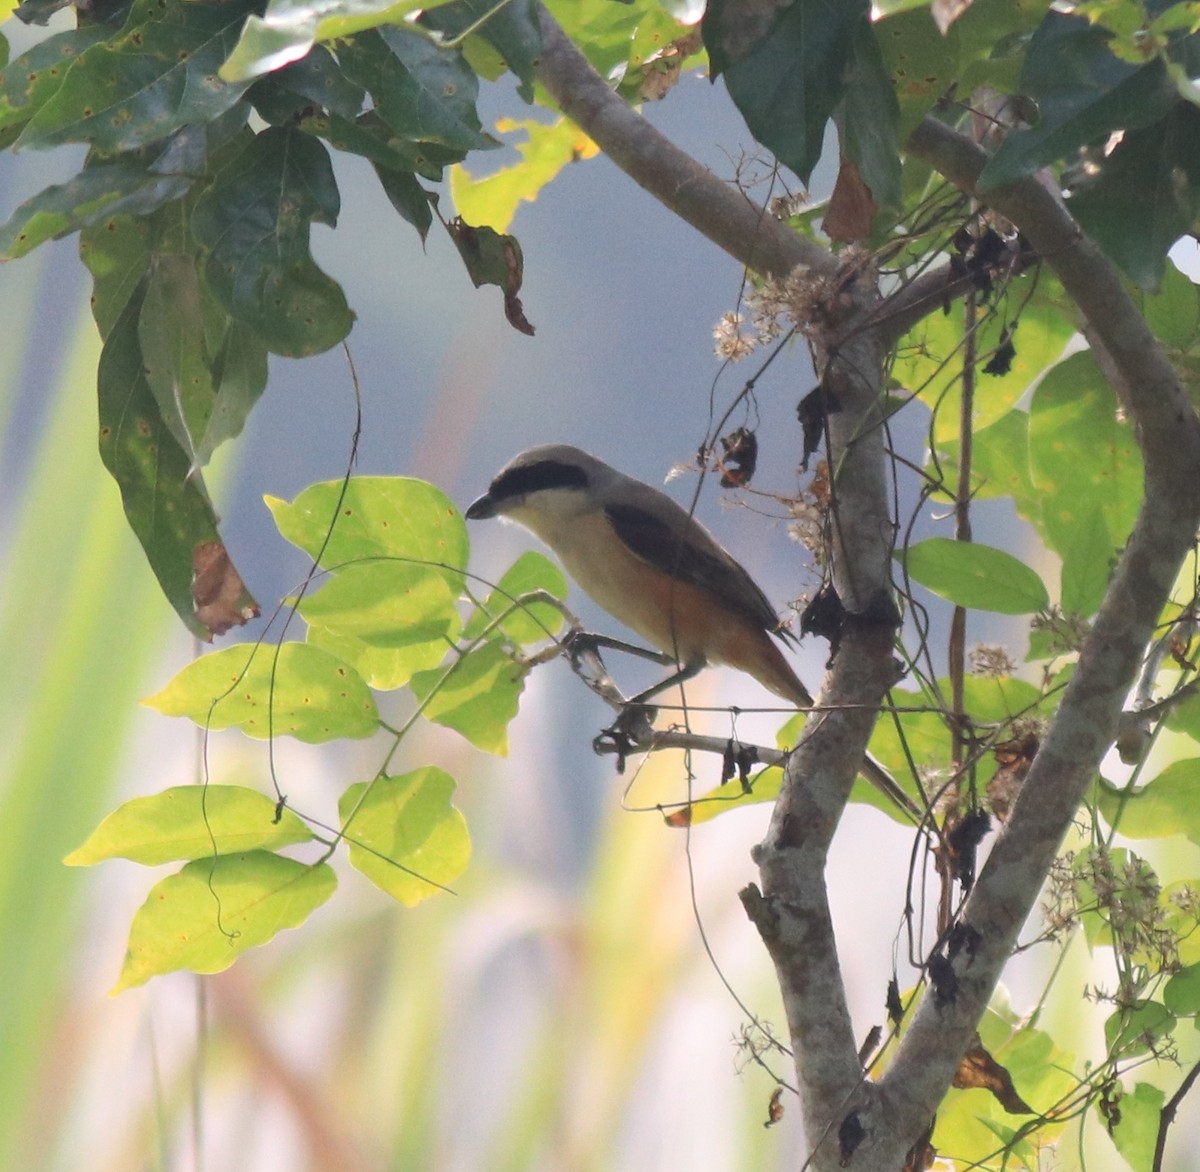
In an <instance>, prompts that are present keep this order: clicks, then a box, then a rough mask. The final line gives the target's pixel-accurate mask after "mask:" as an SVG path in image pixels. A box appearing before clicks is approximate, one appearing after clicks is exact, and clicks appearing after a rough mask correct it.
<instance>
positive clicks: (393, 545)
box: [266, 476, 468, 583]
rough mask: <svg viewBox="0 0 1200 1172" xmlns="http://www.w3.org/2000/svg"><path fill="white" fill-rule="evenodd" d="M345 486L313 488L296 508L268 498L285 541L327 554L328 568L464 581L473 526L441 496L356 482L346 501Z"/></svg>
mask: <svg viewBox="0 0 1200 1172" xmlns="http://www.w3.org/2000/svg"><path fill="white" fill-rule="evenodd" d="M342 485H343V482H342V481H340V480H327V481H324V482H322V483H320V484H313V485H310V486H309V487H308V488H306V489H305V490H304V491H303V492H301V493H300V494H299V495H298V496H297V497H296V499H295V500H294V501H292V502H291V503H288V502H287V501H282V500H279V499H278V498H276V497H267V498H266V503H267V508H269V509H270V510H271V515H272V516H273V517H274V518H275V524H276V525H277V526H278V527H279V532H280V534H281V535H282V536H283V537H285V538H286V539H287V540H288V541H290V542H291V543H292V544H293V545H297V546H299V547H300V548H301V549H302V550H304V552H305V553H307V554H308V555H309V556H310V557H316V556H317V554H318V553H321V551H322V549H323V550H324V552H323V553H322V556H321V564H322V565H323V566H325V567H327V568H333V567H338V566H341V565H343V564H345V563H349V562H356V561H362V560H365V559H376V560H389V559H390V560H393V561H399V562H412V563H414V564H417V565H423V566H428V567H430V568H432V569H438V570H443V571H447V572H450V573H452V574H457V572H458V571H460V570H461V569H462V568H463V567H464V566H465V565H466V563H467V548H468V546H467V526H466V522H465V521H464V520H463V519H462V515H461V514H460V513H459V511H458V510H457V509H456V508H455V507H454V502H453V501H452V500H451V499H450V498H449V497H448V496H446V494H445V493H444V492H442V491H441V489H439V488H435V487H434V486H433V485H432V484H429V483H428V482H426V481H424V480H415V479H413V478H411V477H407V476H354V477H351V478H350V480H349V481H347V482H346V483H345V494H344V495H343V492H342ZM335 509H336V510H337V516H336V520H337V524H336V525H334V526H333V532H332V534H330V532H329V529H330V525H331V524H333V521H334V510H335ZM327 537H328V539H329V540H328V544H326V538H327ZM453 580H454V581H455V582H456V583H458V582H459V581H460V579H459V578H458V577H457V576H456V577H454V579H453Z"/></svg>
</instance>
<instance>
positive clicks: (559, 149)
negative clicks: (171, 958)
mask: <svg viewBox="0 0 1200 1172" xmlns="http://www.w3.org/2000/svg"><path fill="white" fill-rule="evenodd" d="M496 129H497V130H498V131H499V132H500V133H501V134H513V133H516V132H518V131H523V132H524V133H525V134H526V136H527V138H526V141H524V142H519V143H516V144H515V145H516V148H517V150H518V151H520V153H521V161H520V162H519V163H514V164H513V165H512V166H511V167H505V168H504V169H503V170H500V171H496V172H494V173H493V174H491V175H487V176H484V177H483V178H482V179H476V178H475V177H474V176H472V175H471V173H470V172H469V171H468V170H467V169H466V167H464V166H463V165H462V164H461V163H457V164H455V165H454V166H453V167H452V168H451V170H450V194H451V195H452V196H453V198H454V207H455V210H456V211H457V212H458V214H459V215H460V216H461V217H462V218H463V219H464V220H466V221H467V223H469V224H474V225H476V226H479V225H482V224H486V225H487V226H488V227H489V228H494V229H495V230H496V231H497V232H507V231H508V227H509V225H510V224H511V223H512V221H513V217H514V216H515V215H516V214H517V208H518V207H519V206H520V203H521V201H522V200H525V201H527V202H528V203H533V201H534V200H536V199H537V197H538V195H539V194H540V192H541V190H542V188H543V187H545V186H546V184H547V183H549V182H550V181H551V180H552V179H553V178H554V177H555V176H556V175H557V174H558V173H559V171H561V170H562V169H563V168H564V167H565V166H566V165H567V164H568V163H577V162H579V161H580V160H581V159H590V158H593V157H594V156H595V155H596V154H597V152H598V150H599V148H598V147H597V146H596V144H595V143H594V142H592V140H591V139H590V138H588V136H587V135H586V134H584V133H583V131H582V130H580V129H579V127H578V126H576V125H575V124H574V123H573V122H569V121H568V120H567V119H566V118H560V119H559V120H558V121H557V122H554V123H552V124H550V125H547V124H546V123H544V122H535V121H534V120H532V119H516V118H502V119H500V121H498V122H497V123H496Z"/></svg>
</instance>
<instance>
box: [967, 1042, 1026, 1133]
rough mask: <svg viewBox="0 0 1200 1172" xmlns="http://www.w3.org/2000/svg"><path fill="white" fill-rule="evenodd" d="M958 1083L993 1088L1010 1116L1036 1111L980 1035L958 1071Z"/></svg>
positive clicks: (970, 1086)
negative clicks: (1021, 1094) (1019, 1091)
mask: <svg viewBox="0 0 1200 1172" xmlns="http://www.w3.org/2000/svg"><path fill="white" fill-rule="evenodd" d="M954 1086H956V1087H958V1089H959V1090H973V1089H979V1090H985V1091H991V1092H992V1094H993V1095H995V1096H996V1100H997V1102H999V1104H1000V1106H1001V1107H1003V1108H1004V1109H1005V1111H1007V1112H1008V1113H1009V1114H1010V1115H1032V1114H1033V1108H1032V1107H1030V1106H1028V1104H1026V1102H1025V1100H1024V1099H1022V1098H1021V1096H1020V1095H1018V1094H1017V1092H1016V1089H1015V1088H1014V1087H1013V1081H1012V1077H1011V1076H1010V1075H1009V1073H1008V1071H1007V1070H1005V1069H1004V1067H1003V1066H1001V1065H1000V1063H999V1062H997V1061H996V1060H995V1059H994V1058H993V1057H992V1056H991V1055H990V1054H989V1053H988V1052H987V1051H986V1050H985V1049H984V1048H983V1043H982V1042H981V1041H980V1040H979V1035H978V1034H976V1035H975V1039H974V1041H972V1042H971V1045H970V1046H969V1047H968V1048H967V1052H966V1053H965V1054H964V1055H963V1056H962V1059H961V1060H960V1062H959V1064H958V1069H957V1070H956V1071H955V1072H954Z"/></svg>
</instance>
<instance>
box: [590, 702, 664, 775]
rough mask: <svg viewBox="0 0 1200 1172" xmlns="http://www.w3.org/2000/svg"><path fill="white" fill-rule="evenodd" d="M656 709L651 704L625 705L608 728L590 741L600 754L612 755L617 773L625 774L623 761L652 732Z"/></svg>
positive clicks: (656, 713) (643, 742) (644, 741)
mask: <svg viewBox="0 0 1200 1172" xmlns="http://www.w3.org/2000/svg"><path fill="white" fill-rule="evenodd" d="M657 715H658V709H657V708H655V707H654V705H653V704H627V705H626V706H625V707H624V708H622V709H621V712H620V715H619V716H618V717H617V719H616V720H614V721H613V722H612V724H611V725H609V726H608V728H606V729H604V730H603V731H602V732H601V733H600V735H599V736H597V737H596V738H595V740H593V741H592V748H593V750H595V752H597V753H600V754H605V753H612V754H614V755H615V756H616V758H617V772H618V773H624V772H625V759H626V758H627V757H628V756H629V754H630V753H632V752H634V751H636V750H637V749H638V748H639V747H640V746H641V745H643V744H645V743H646V741H647V740H648V739H649V737H650V734H651V733H652V732H653V731H654V718H655V717H656V716H657Z"/></svg>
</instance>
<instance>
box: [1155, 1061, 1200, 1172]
mask: <svg viewBox="0 0 1200 1172" xmlns="http://www.w3.org/2000/svg"><path fill="white" fill-rule="evenodd" d="M1197 1077H1200V1062H1197V1063H1196V1065H1195V1066H1193V1067H1192V1069H1191V1070H1189V1071H1188V1072H1187V1077H1186V1078H1185V1079H1184V1080H1183V1082H1181V1083H1180V1084H1179V1089H1178V1090H1177V1091H1176V1092H1175V1093H1174V1094H1173V1095H1172V1096H1171V1098H1170V1099H1169V1100H1168V1101H1167V1102H1166V1104H1164V1106H1163V1109H1162V1111H1161V1112H1160V1114H1159V1117H1158V1139H1157V1140H1156V1141H1155V1143H1154V1163H1153V1164H1151V1165H1150V1167H1151V1168H1152V1169H1153V1172H1162V1166H1163V1157H1164V1156H1165V1155H1166V1154H1167V1132H1168V1131H1169V1130H1170V1128H1171V1124H1172V1123H1174V1122H1175V1113H1176V1112H1177V1111H1178V1110H1179V1104H1180V1103H1182V1102H1183V1100H1184V1099H1185V1098H1186V1097H1187V1093H1188V1091H1190V1090H1191V1089H1192V1084H1193V1083H1194V1082H1195V1081H1196V1079H1197Z"/></svg>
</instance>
